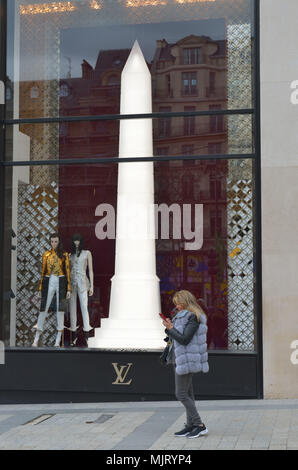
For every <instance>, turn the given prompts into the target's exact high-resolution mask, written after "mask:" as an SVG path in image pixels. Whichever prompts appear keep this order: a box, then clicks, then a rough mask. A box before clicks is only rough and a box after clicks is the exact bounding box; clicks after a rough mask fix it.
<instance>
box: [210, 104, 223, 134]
mask: <svg viewBox="0 0 298 470" xmlns="http://www.w3.org/2000/svg"><path fill="white" fill-rule="evenodd" d="M209 109H210V111H216V110H219V109H221V105H220V104H212V105H210V106H209ZM223 130H224V117H223V116H210V132H211V133H216V132H223Z"/></svg>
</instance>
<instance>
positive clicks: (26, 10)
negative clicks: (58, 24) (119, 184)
mask: <svg viewBox="0 0 298 470" xmlns="http://www.w3.org/2000/svg"><path fill="white" fill-rule="evenodd" d="M95 3H97V2H95ZM74 10H76V7H75V6H74V5H73V4H72V3H71V2H53V3H43V4H40V3H39V4H36V5H26V6H25V5H21V6H20V13H21V15H38V14H41V13H62V12H66V11H74Z"/></svg>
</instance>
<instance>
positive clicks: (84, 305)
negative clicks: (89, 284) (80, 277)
mask: <svg viewBox="0 0 298 470" xmlns="http://www.w3.org/2000/svg"><path fill="white" fill-rule="evenodd" d="M79 299H80V307H81V313H82V319H83V330H84V336H85V341H86V345H87V346H88V338H89V331H90V330H91V329H92V328H91V326H90V323H89V312H88V292H87V291H84V292H80V291H79Z"/></svg>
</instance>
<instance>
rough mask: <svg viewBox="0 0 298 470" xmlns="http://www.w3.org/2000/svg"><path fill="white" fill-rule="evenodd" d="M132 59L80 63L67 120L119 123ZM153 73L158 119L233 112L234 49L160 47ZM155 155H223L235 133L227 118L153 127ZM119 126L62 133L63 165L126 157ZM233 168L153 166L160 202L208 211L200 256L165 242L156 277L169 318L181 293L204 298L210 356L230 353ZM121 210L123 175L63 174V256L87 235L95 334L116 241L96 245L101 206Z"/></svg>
mask: <svg viewBox="0 0 298 470" xmlns="http://www.w3.org/2000/svg"><path fill="white" fill-rule="evenodd" d="M129 52H130V50H128V49H118V50H106V51H100V52H99V54H98V59H97V62H96V65H95V67H94V68H93V67H92V66H91V65H90V64H89V63H88V62H87V61H86V60H83V61H82V77H81V78H68V79H64V80H61V83H60V114H61V115H62V116H67V115H71V116H84V115H103V114H118V113H119V111H120V109H119V104H120V78H121V71H122V68H123V66H124V64H125V62H126V60H127V57H128V55H129ZM152 57H153V60H152V62H151V63H150V64H148V65H149V67H150V70H151V74H152V82H153V110H154V111H160V112H171V111H172V112H174V111H185V112H187V111H199V110H206V109H211V110H213V109H225V108H226V106H227V97H226V43H225V41H214V40H212V39H211V38H209V37H206V36H195V35H191V36H187V37H185V38H181V40H180V41H178V42H176V43H175V44H171V43H168V42H167V41H166V40H165V39H163V40H159V41H157V46H156V50H155V51H154V52H153V55H152ZM153 127H154V152H155V155H199V154H202V153H203V154H215V153H224V152H225V151H226V150H227V129H226V122H225V118H223V117H222V116H212V117H207V118H206V117H203V118H202V117H193V116H187V117H184V118H168V119H159V120H157V119H156V120H154V126H153ZM118 137H119V123H118V122H117V121H116V122H115V121H93V122H75V123H63V124H61V125H60V138H59V155H60V158H61V159H66V158H75V157H81V158H94V157H112V156H117V155H118ZM226 176H227V163H226V161H220V162H215V161H214V162H213V161H204V162H203V161H196V162H195V161H184V162H182V161H179V162H161V163H158V164H156V165H155V202H156V203H157V204H161V203H165V204H167V205H168V206H170V205H171V204H173V203H175V204H178V205H179V206H180V207H181V208H182V206H183V204H192V205H194V204H203V205H204V244H203V248H202V249H201V250H199V251H189V250H185V249H184V240H183V239H182V240H181V241H179V240H174V239H172V237H170V240H160V239H159V240H157V242H156V248H157V275H158V276H159V278H160V289H161V298H162V311H164V312H168V313H169V312H170V311H171V310H172V309H173V305H172V301H171V299H172V296H173V294H174V292H175V291H177V290H180V289H187V290H190V291H191V292H192V293H193V294H194V295H195V296H196V297H197V298H202V299H204V301H205V304H206V310H207V314H208V323H209V333H208V345H209V347H210V348H227V337H226V328H227V269H226V259H227V256H226V251H227V225H226ZM103 202H104V203H108V204H111V205H113V206H114V207H115V208H116V203H117V167H116V165H91V166H89V167H85V166H81V167H72V166H69V167H61V168H60V170H59V227H60V233H61V235H62V237H63V241H64V244H65V246H66V247H67V248H68V249H70V241H71V236H72V234H73V233H74V232H79V233H81V234H82V235H83V237H84V239H85V248H86V249H89V250H90V251H91V252H92V255H93V259H94V262H93V264H94V273H95V294H94V297H93V298H92V299H91V300H90V311H91V324H92V325H93V326H99V325H100V317H101V316H107V315H108V310H109V295H110V279H111V277H112V276H113V274H114V250H115V242H114V241H113V240H104V241H99V240H97V239H96V237H95V230H94V228H95V225H96V222H97V220H96V217H95V209H96V207H97V205H98V204H100V203H103Z"/></svg>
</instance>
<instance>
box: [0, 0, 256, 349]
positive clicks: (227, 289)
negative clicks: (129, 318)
mask: <svg viewBox="0 0 298 470" xmlns="http://www.w3.org/2000/svg"><path fill="white" fill-rule="evenodd" d="M252 6H253V2H252V1H250V0H216V1H214V2H208V1H206V2H204V1H203V2H202V1H198V2H196V1H191V2H188V1H184V2H182V1H179V2H178V1H176V0H163V1H162V2H159V1H156V0H154V1H151V0H109V1H107V0H98V1H96V2H95V1H90V0H80V1H79V0H72V1H70V2H69V1H67V2H66V1H62V2H44V1H35V0H34V1H33V0H30V1H29V0H22V1H19V0H14V1H11V2H8V38H9V40H8V46H7V47H8V50H7V82H6V90H7V95H6V96H7V101H6V152H5V165H6V167H5V205H6V212H5V218H6V227H5V253H6V254H5V258H4V260H3V265H2V269H3V272H4V280H5V295H4V305H3V316H2V325H3V328H2V329H3V331H5V338H4V339H5V341H6V343H7V345H10V346H17V347H27V346H31V344H32V342H33V339H34V334H35V330H34V325H35V324H36V321H37V318H38V315H39V312H40V309H41V307H40V297H39V295H38V287H39V284H40V279H41V273H42V256H43V253H44V252H45V251H47V250H50V248H51V245H50V240H49V236H50V235H51V234H52V233H56V232H58V234H59V236H60V237H61V240H62V241H63V245H64V248H65V252H67V253H69V254H70V253H72V249H73V245H72V237H73V235H74V234H80V235H81V236H82V237H83V239H84V248H85V249H86V250H88V251H90V253H91V254H92V260H93V274H94V285H93V292H92V295H91V296H89V297H88V302H87V305H88V315H89V321H90V325H91V327H92V329H91V330H90V337H91V338H92V337H94V335H96V330H98V329H100V328H101V326H102V319H103V318H110V309H111V279H112V278H113V276H114V275H115V270H116V264H117V261H116V240H117V238H116V235H117V230H116V222H117V217H119V214H120V212H119V207H120V204H119V194H120V192H119V186H118V184H119V178H120V174H121V172H123V171H124V172H125V171H126V170H125V169H132V170H131V171H132V174H134V172H135V174H136V175H138V174H140V172H142V171H143V170H142V168H144V165H151V166H152V169H151V170H150V171H152V174H153V180H152V181H153V183H152V184H153V186H152V194H153V195H154V196H153V202H154V211H155V219H154V220H155V231H154V261H152V262H153V264H154V266H155V274H156V276H157V278H158V286H159V296H160V301H161V308H162V310H163V311H164V312H170V311H171V309H172V307H173V306H172V303H171V299H172V296H173V294H174V292H176V291H178V290H181V289H186V290H189V291H191V292H192V293H193V294H194V295H195V296H196V298H197V299H199V298H200V299H203V300H204V303H205V306H206V312H207V314H208V324H209V331H208V347H209V349H219V350H242V351H254V350H256V344H257V331H256V327H255V325H256V315H257V312H256V291H255V275H256V273H255V253H256V247H255V231H256V223H255V207H256V201H255V189H254V184H255V183H254V182H255V154H254V152H255V149H254V125H253V124H254V120H253V117H254V116H253V115H254V100H253V96H254V95H253V86H254V83H253V79H252V77H253V49H252V48H253V44H254V37H253V21H254V19H253V13H252V12H253V9H252ZM135 40H137V41H138V42H139V45H140V48H141V50H142V53H143V55H144V58H145V60H146V63H147V66H148V70H149V71H150V74H151V79H152V115H148V116H146V119H147V120H152V143H153V151H152V154H151V155H150V156H149V157H148V156H147V159H148V161H146V162H144V161H141V160H142V157H143V156H142V155H141V156H140V158H139V161H135V162H134V161H133V159H128V160H130V161H125V162H123V161H121V160H120V161H118V155H119V132H120V127H121V121H122V123H123V122H124V121H125V117H121V116H120V115H119V113H120V100H121V74H122V71H123V69H124V66H125V64H126V62H127V59H128V57H129V54H130V51H131V48H132V46H133V44H134V41H135ZM239 77H241V80H240V81H239ZM8 90H9V93H8ZM134 118H135V119H137V116H134ZM126 120H127V116H126ZM150 168H151V167H150ZM137 177H138V176H136V178H137ZM136 199H137V195H136ZM107 211H111V213H110V219H109V223H108V225H107V223H106V222H105V216H106V215H107ZM69 256H70V255H69ZM131 256H132V259H133V253H132V254H131ZM152 260H153V255H152ZM87 272H88V270H87ZM141 307H142V306H140V308H141ZM51 308H52V310H51V311H52V312H55V305H54V306H53V305H52V306H51ZM56 310H57V308H56ZM77 311H78V326H79V330H78V332H79V334H78V339H77V343H76V345H77V346H86V343H85V337H84V314H83V312H82V311H81V309H80V305H79V301H78V302H77ZM71 321H72V317H71V308H70V306H69V304H68V306H67V307H66V312H65V326H66V327H67V328H71ZM47 322H48V324H47V327H46V329H45V332H44V335H43V339H42V345H43V346H44V347H51V346H53V345H54V342H55V330H56V317H55V315H53V314H51V315H49V316H48V319H47ZM71 341H72V335H71V334H70V333H69V329H66V330H65V336H64V345H65V346H68V345H69V344H70V343H71Z"/></svg>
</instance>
